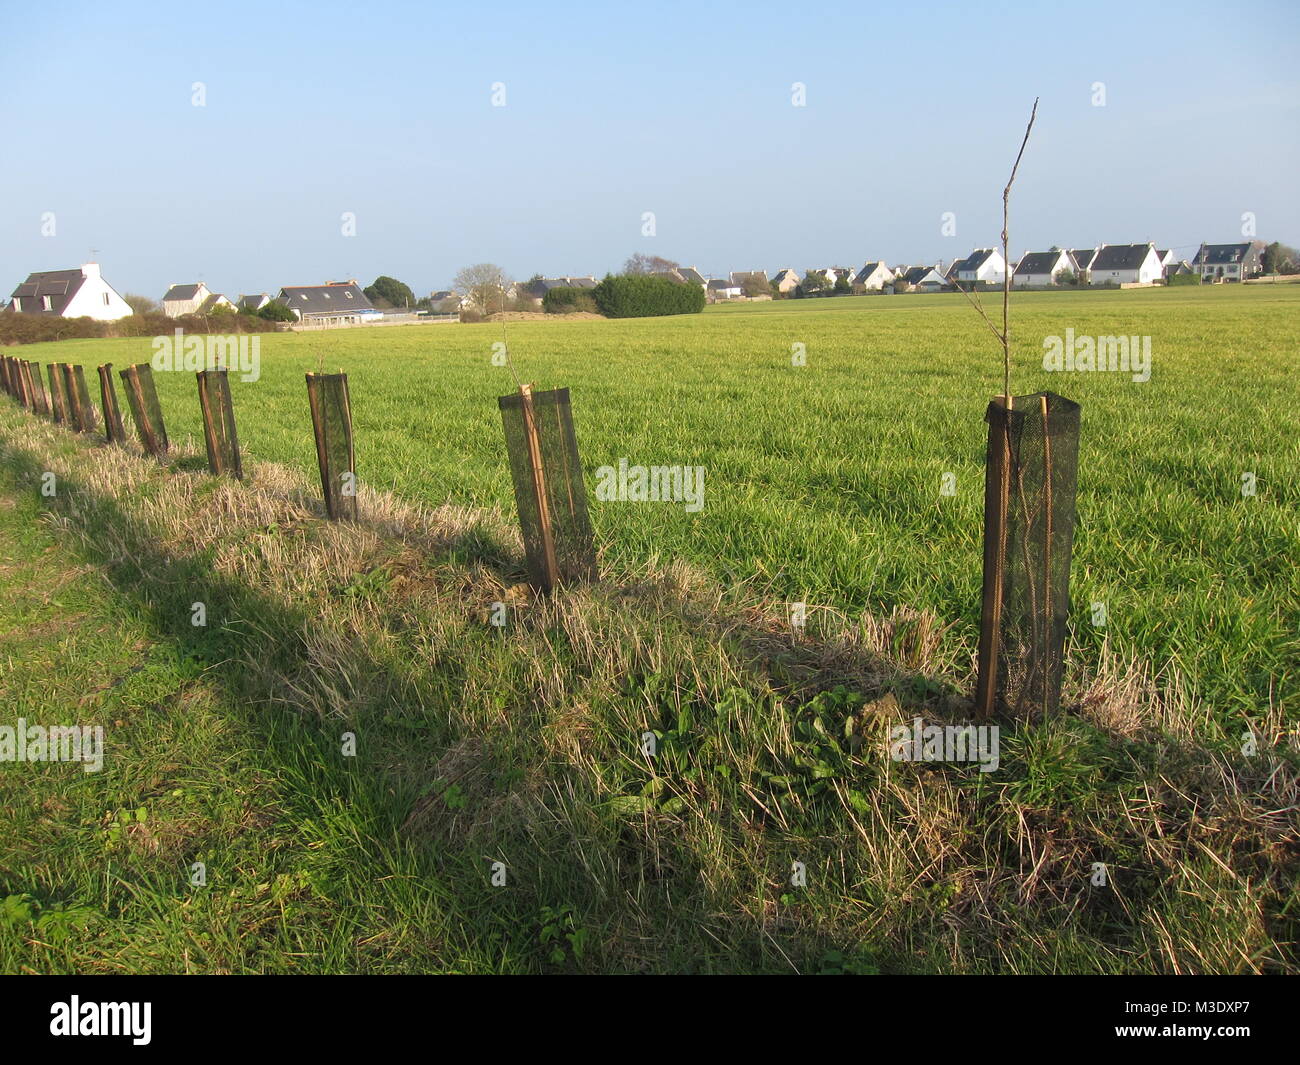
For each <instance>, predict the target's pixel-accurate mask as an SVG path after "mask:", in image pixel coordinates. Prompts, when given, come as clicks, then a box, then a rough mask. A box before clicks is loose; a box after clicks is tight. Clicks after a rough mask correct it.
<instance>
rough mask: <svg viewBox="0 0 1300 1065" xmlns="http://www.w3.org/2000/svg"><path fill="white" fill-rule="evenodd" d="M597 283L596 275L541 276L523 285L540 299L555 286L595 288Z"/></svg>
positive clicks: (529, 292)
mask: <svg viewBox="0 0 1300 1065" xmlns="http://www.w3.org/2000/svg"><path fill="white" fill-rule="evenodd" d="M596 284H597V281H596V279H595V278H594V277H539V278H538V279H537V280H536V281H529V282H528V283H527V284H525V285H524V286H523V287H524V291H526V292H527V293H528V294H529V295H531V296H536V297H537V298H539V299H540V298H541V297H542V296H545V295H546V294H547V293H548V292H550V291H551V289H553V288H595V287H596Z"/></svg>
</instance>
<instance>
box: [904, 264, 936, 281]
mask: <svg viewBox="0 0 1300 1065" xmlns="http://www.w3.org/2000/svg"><path fill="white" fill-rule="evenodd" d="M932 270H934V267H933V266H912V267H909V268H908V270H907V273H905V274H904V275H903V280H904V281H906V282H907V283H908V284H909V285H915V284H919V283H920V281H921V279H922V278H923V277H925V276H926V275H927V274H929V273H930V271H932ZM934 272H935V273H938V271H937V270H934ZM940 276H942V275H940Z"/></svg>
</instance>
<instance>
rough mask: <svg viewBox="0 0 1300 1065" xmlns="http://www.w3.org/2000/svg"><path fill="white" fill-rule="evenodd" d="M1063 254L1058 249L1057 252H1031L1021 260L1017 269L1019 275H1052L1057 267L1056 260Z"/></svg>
mask: <svg viewBox="0 0 1300 1065" xmlns="http://www.w3.org/2000/svg"><path fill="white" fill-rule="evenodd" d="M1062 254H1063V253H1062V252H1061V250H1060V249H1059V248H1058V249H1057V250H1056V251H1034V252H1030V253H1029V254H1028V255H1026V256H1025V257H1024V258H1023V259H1021V260H1020V265H1019V266H1017V267H1016V271H1015V272H1016V273H1018V274H1050V273H1051V272H1052V270H1053V269H1054V268H1055V266H1056V260H1057V259H1059V258H1060V257H1061V255H1062Z"/></svg>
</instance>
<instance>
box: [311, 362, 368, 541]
mask: <svg viewBox="0 0 1300 1065" xmlns="http://www.w3.org/2000/svg"><path fill="white" fill-rule="evenodd" d="M307 402H308V403H309V404H310V405H311V424H312V431H313V432H314V433H315V436H316V462H317V464H318V465H319V467H320V484H321V491H322V493H323V494H324V496H325V511H326V513H327V514H329V516H330V517H331V518H332V519H333V520H334V521H342V520H345V519H347V520H354V519H355V518H356V516H357V465H356V454H355V452H354V450H353V446H352V403H351V399H350V397H349V396H348V375H347V374H345V373H332V374H320V373H309V374H308V375H307Z"/></svg>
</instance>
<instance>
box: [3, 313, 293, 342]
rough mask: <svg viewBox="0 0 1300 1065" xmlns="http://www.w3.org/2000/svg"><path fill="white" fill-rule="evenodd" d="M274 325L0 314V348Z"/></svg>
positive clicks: (156, 316)
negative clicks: (61, 341)
mask: <svg viewBox="0 0 1300 1065" xmlns="http://www.w3.org/2000/svg"><path fill="white" fill-rule="evenodd" d="M275 328H276V325H275V323H274V322H268V321H265V320H263V319H261V318H258V317H255V316H251V315H247V314H235V313H234V312H233V311H228V312H226V313H224V314H212V315H208V316H207V317H206V318H205V317H203V316H201V315H197V314H183V315H181V317H179V318H168V317H167V316H166V315H165V314H160V313H159V312H157V311H150V312H149V313H147V314H132V315H128V316H127V317H125V318H119V319H118V320H117V321H115V322H99V321H95V320H94V319H93V318H62V317H60V316H59V315H57V314H22V313H18V312H15V311H2V312H0V346H4V345H10V344H41V343H45V342H48V341H53V340H74V339H76V340H80V339H89V338H98V337H157V336H171V335H172V334H173V333H174V332H175V331H176V330H177V329H183V330H185V332H186V333H190V334H197V333H215V334H218V335H223V336H224V335H226V334H230V333H269V332H272V331H274V330H275Z"/></svg>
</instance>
